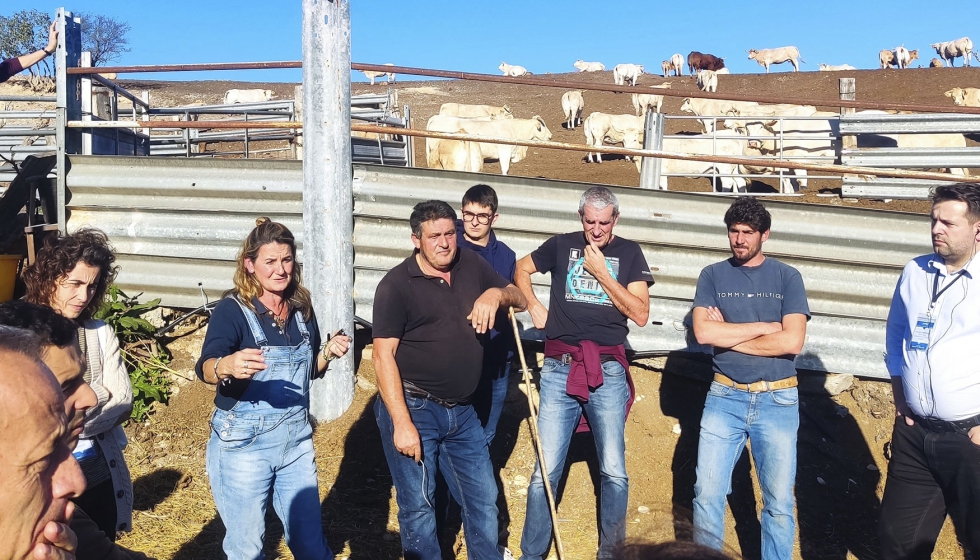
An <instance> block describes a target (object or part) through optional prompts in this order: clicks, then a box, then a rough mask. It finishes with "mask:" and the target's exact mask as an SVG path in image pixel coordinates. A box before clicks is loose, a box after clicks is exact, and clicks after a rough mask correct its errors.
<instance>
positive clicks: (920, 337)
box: [909, 310, 936, 350]
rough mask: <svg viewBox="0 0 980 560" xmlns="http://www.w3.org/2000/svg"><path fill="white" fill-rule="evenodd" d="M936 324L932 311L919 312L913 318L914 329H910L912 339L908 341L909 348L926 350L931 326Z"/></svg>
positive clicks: (930, 334)
mask: <svg viewBox="0 0 980 560" xmlns="http://www.w3.org/2000/svg"><path fill="white" fill-rule="evenodd" d="M935 325H936V321H935V319H933V318H932V311H931V310H930V312H929V313H920V314H919V318H918V319H916V320H915V329H913V330H912V341H911V342H910V343H909V350H928V349H929V339H930V337H931V336H932V328H933V327H934V326H935Z"/></svg>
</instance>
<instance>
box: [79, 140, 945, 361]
mask: <svg viewBox="0 0 980 560" xmlns="http://www.w3.org/2000/svg"><path fill="white" fill-rule="evenodd" d="M71 163H72V165H71V170H70V172H69V175H68V187H69V189H70V191H71V193H72V199H71V203H70V205H69V210H70V213H71V214H70V219H69V222H68V223H69V229H71V230H73V229H76V228H78V227H80V226H82V225H95V226H98V227H100V228H102V229H104V230H105V231H106V232H107V233H108V234H109V235H110V236H111V238H112V240H113V243H114V244H115V246H116V248H117V252H118V254H119V264H120V265H121V267H122V270H121V273H120V276H119V280H118V283H119V284H120V285H121V286H122V288H123V289H124V290H126V291H127V292H131V293H138V292H141V291H142V292H145V293H146V295H147V296H153V297H156V296H159V297H162V298H163V299H164V302H165V304H168V305H173V306H184V307H191V306H197V305H200V291H199V288H198V284H199V283H200V284H201V285H203V287H204V289H205V290H206V291H207V292H208V294H209V295H210V296H211V297H217V296H218V295H219V294H220V292H221V291H222V290H224V289H227V288H228V287H230V285H231V276H232V262H233V260H234V257H235V253H236V251H237V249H238V247H239V244H240V243H241V240H242V239H243V238H244V236H245V235H246V233H247V232H248V231H249V229H250V228H251V227H252V225H253V224H254V218H255V217H257V216H262V215H265V216H269V217H271V218H273V219H276V220H281V221H282V222H284V223H286V224H287V225H288V226H289V227H290V228H291V229H292V230H293V231H294V233H295V234H296V235H297V237H298V240H299V241H300V244H302V237H303V234H302V225H301V224H302V215H301V212H302V203H301V196H302V171H301V167H300V166H301V162H292V161H269V160H262V161H257V160H256V161H244V160H184V159H176V160H174V159H155V158H154V159H148V158H117V157H112V158H108V157H80V156H74V157H72V159H71ZM353 172H354V251H355V257H354V269H355V270H354V275H355V287H354V291H355V293H354V299H355V306H356V307H355V313H356V314H357V315H358V316H360V317H363V318H365V319H367V320H371V317H372V305H373V297H374V289H375V286H376V285H377V283H378V281H379V280H380V279H381V277H382V276H383V275H384V273H385V271H387V270H388V269H389V268H391V267H392V266H394V265H395V264H397V263H398V262H400V261H401V260H402V259H404V258H405V257H406V256H407V255H408V254H409V252H410V250H411V242H410V238H409V227H408V216H409V214H410V212H411V207H412V206H413V205H414V204H415V203H416V202H418V201H421V200H426V199H430V198H439V199H443V200H447V201H449V202H450V203H452V204H454V205H456V204H457V201H458V200H460V198H461V197H462V194H463V192H464V191H465V190H466V189H467V188H469V187H470V186H472V185H473V184H474V183H476V182H485V183H487V184H489V185H491V186H493V187H494V188H495V189H496V190H497V193H498V195H499V198H500V201H501V207H500V213H501V219H500V220H499V222H498V223H497V226H496V230H497V232H498V235H499V237H500V238H501V239H502V240H503V241H505V242H506V243H507V244H508V245H510V246H511V247H512V248H513V249H514V250H515V251H516V252H517V254H518V255H524V254H527V253H528V252H530V251H531V250H533V249H534V248H536V247H537V246H538V245H539V244H540V243H541V242H543V241H544V240H545V239H547V238H548V237H549V236H551V235H554V234H556V233H560V232H566V231H573V230H576V229H579V228H580V227H581V226H580V224H579V222H578V219H577V214H576V212H577V209H578V199H579V195H580V194H581V192H582V191H583V190H584V189H585V188H587V186H588V185H585V184H581V183H572V182H558V181H548V180H541V179H528V178H522V177H504V176H499V175H486V174H472V173H462V172H458V173H457V172H445V171H433V170H427V169H411V168H409V169H396V168H389V167H381V166H365V165H355V166H354V170H353ZM613 190H614V191H615V192H616V194H617V196H619V200H620V205H621V212H622V217H621V219H620V222H619V225H618V226H617V229H616V233H617V234H618V235H621V236H623V237H626V238H628V239H633V240H635V241H637V242H639V243H640V244H641V246H642V247H643V250H644V253H645V255H646V257H647V260H648V261H649V263H650V265H651V266H652V267H653V268H654V275H655V277H656V279H657V283H656V285H654V286H653V287H652V288H651V290H650V294H651V304H650V306H651V314H650V318H651V324H650V325H648V326H646V327H644V328H642V329H641V328H637V327H635V326H634V327H633V328H632V330H631V334H630V337H629V345H630V346H631V347H632V348H633V349H635V350H637V351H643V352H667V351H672V350H685V349H686V350H692V351H698V350H701V348H700V346H698V345H697V344H696V343H694V342H693V338H692V337H689V336H688V332H687V329H686V328H685V326H684V324H685V320H686V317H687V315H688V313H689V311H690V305H691V300H692V298H693V296H694V287H695V283H696V281H697V277H698V274H699V272H700V270H701V268H703V267H704V266H706V265H708V264H710V263H712V262H716V261H719V260H722V259H724V258H726V257H728V256H729V255H730V253H729V251H728V246H727V237H726V235H725V231H724V226H723V225H722V216H723V215H724V212H725V210H726V209H727V207H728V205H729V204H730V203H731V201H730V200H728V199H719V198H716V197H712V196H710V195H699V194H694V193H678V192H664V191H647V190H640V189H633V188H625V187H624V188H615V187H614V188H613ZM767 206H768V207H769V209H770V211H771V212H772V214H773V234H772V236H771V238H770V240H769V241H768V243H767V244H766V250H767V254H770V255H772V256H776V257H777V258H779V259H780V260H782V261H784V262H787V263H788V264H790V265H793V266H795V267H797V268H798V269H799V270H800V272H801V273H802V274H803V278H804V281H805V283H806V286H807V292H808V296H809V300H810V306H811V309H812V311H813V320H812V321H811V323H810V327H809V330H808V335H807V342H806V346H805V348H804V354H803V355H801V356H800V359H799V366H800V367H803V368H807V369H814V370H821V371H832V372H837V373H852V374H856V375H861V376H869V377H885V376H886V375H887V374H886V372H885V369H884V365H883V362H882V351H883V349H884V322H885V318H886V315H887V312H888V305H889V301H890V298H891V294H892V290H893V289H894V285H895V282H896V280H897V278H898V274H899V272H900V271H901V267H902V265H904V263H905V262H906V261H907V260H908V259H909V258H911V257H913V256H915V255H918V254H922V253H926V252H929V251H930V250H931V248H930V246H929V242H928V240H929V220H928V217H926V216H921V215H912V214H903V213H897V212H883V211H874V210H860V209H853V208H840V207H834V206H829V205H828V206H823V205H809V204H799V203H789V202H777V201H773V202H769V203H767ZM300 259H301V260H302V256H301V255H300ZM535 282H536V287H537V290H538V292H539V297H541V298H542V301H545V302H546V301H547V297H546V293H547V289H548V285H549V284H548V278H547V277H544V276H536V277H535ZM523 315H524V317H523V321H522V322H523V323H524V325H525V327H528V328H530V321H529V317H527V316H526V314H523ZM524 336H525V338H529V339H533V338H539V337H540V333H538V332H537V331H534V330H533V329H531V330H528V331H526V332H525V333H524Z"/></svg>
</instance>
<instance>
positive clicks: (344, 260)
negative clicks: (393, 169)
mask: <svg viewBox="0 0 980 560" xmlns="http://www.w3.org/2000/svg"><path fill="white" fill-rule="evenodd" d="M303 136H304V142H303V152H304V153H303V282H304V284H305V285H306V286H307V287H308V288H309V289H310V291H311V292H313V307H314V309H315V310H316V316H317V320H318V322H319V325H320V332H321V333H323V335H324V339H326V334H327V333H331V332H334V331H336V330H337V329H340V328H343V329H344V330H345V331H347V334H349V335H351V336H353V334H354V299H353V293H354V245H353V233H354V232H353V230H354V217H353V211H354V208H353V206H354V194H353V175H352V170H351V146H350V2H349V0H303ZM352 354H353V353H350V354H348V355H347V356H346V357H344V359H342V360H335V361H333V362H331V363H330V368H329V369H328V370H327V374H326V376H325V377H324V378H323V379H319V380H317V381H316V382H314V383H313V386H312V388H311V390H310V403H311V406H310V409H311V412H312V414H313V417H314V418H316V419H317V420H321V421H323V420H333V419H334V418H337V417H338V416H340V415H341V414H343V413H344V411H345V410H347V407H349V406H350V403H351V401H353V400H354V374H355V372H354V360H353V355H352Z"/></svg>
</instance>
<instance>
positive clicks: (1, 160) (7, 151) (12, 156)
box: [0, 95, 57, 183]
mask: <svg viewBox="0 0 980 560" xmlns="http://www.w3.org/2000/svg"><path fill="white" fill-rule="evenodd" d="M55 101H56V100H55V98H54V97H51V96H45V95H3V96H0V183H9V182H11V181H13V180H14V177H16V176H17V172H16V170H15V168H14V165H13V164H18V165H19V164H20V163H21V162H23V161H24V160H25V159H26V158H27V156H30V155H38V154H42V153H46V152H53V151H55V149H56V145H55V139H54V137H55V136H56V134H57V130H56V128H55V125H54V122H55V119H56V118H57V113H56V111H55V107H54V103H55ZM41 104H43V105H51V107H50V108H28V107H27V106H30V105H41ZM45 123H46V124H45ZM7 160H9V162H8V161H7ZM10 162H13V163H10Z"/></svg>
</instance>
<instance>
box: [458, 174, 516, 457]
mask: <svg viewBox="0 0 980 560" xmlns="http://www.w3.org/2000/svg"><path fill="white" fill-rule="evenodd" d="M460 213H461V214H462V216H463V219H462V220H459V221H458V222H456V238H457V239H458V240H459V246H460V247H465V248H467V249H470V250H472V251H476V252H477V254H479V255H480V256H481V257H483V259H484V260H485V261H487V262H488V263H490V266H492V267H493V269H494V270H495V271H497V274H499V275H501V276H503V277H504V279H506V280H507V281H508V282H513V281H514V269H515V268H516V267H517V255H515V254H514V251H512V250H511V248H510V247H508V246H507V245H506V244H504V242H502V241H499V240H498V239H497V236H496V235H495V234H494V233H493V224H494V223H495V222H496V221H497V218H499V217H500V215H499V214H497V193H496V191H494V190H493V188H492V187H490V186H489V185H474V186H472V187H470V188H469V190H467V191H466V193H465V194H464V195H463V203H462V206H461V207H460ZM516 349H517V347H516V345H515V342H514V332H513V329H512V328H511V326H510V317H508V315H507V310H506V309H503V308H501V309H500V311H499V312H498V314H497V319H496V321H495V322H494V328H493V330H492V331H491V332H490V343H489V345H488V346H487V347H486V348H485V349H484V351H483V376H482V377H481V379H480V386H479V387H478V388H477V390H476V394H475V395H474V399H475V402H474V406H475V407H476V412H477V415H478V416H479V417H480V422H481V423H482V424H483V431H484V433H485V434H486V436H487V445H490V443H491V442H492V441H493V436H494V434H496V432H497V422H498V421H499V420H500V414H501V412H502V411H503V408H504V399H505V398H506V397H507V378H508V376H509V374H510V361H511V359H512V358H513V357H514V351H515V350H516Z"/></svg>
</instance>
